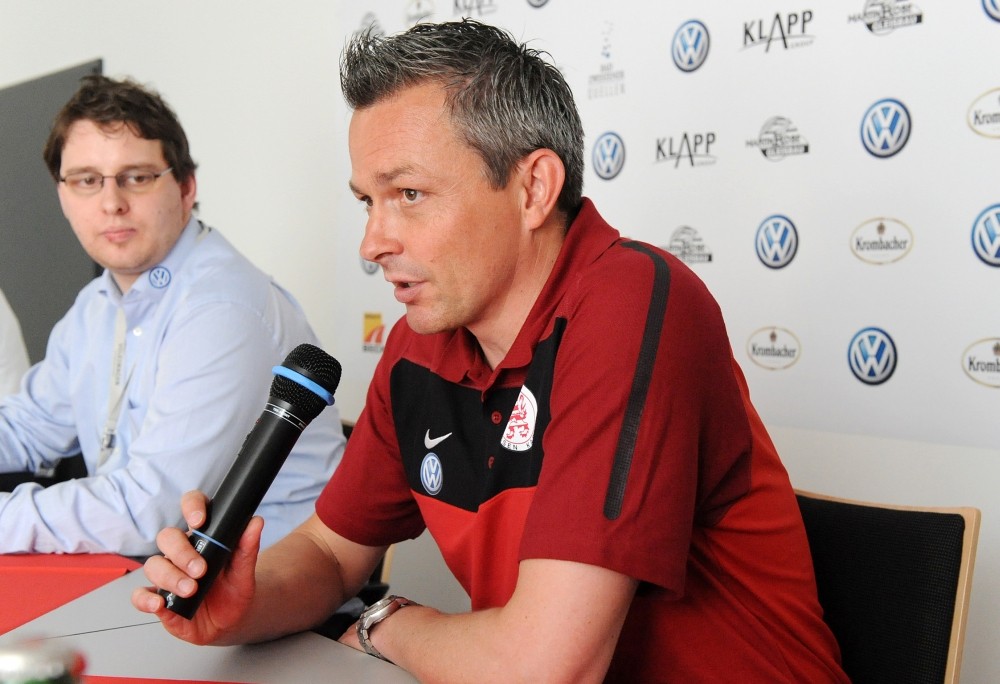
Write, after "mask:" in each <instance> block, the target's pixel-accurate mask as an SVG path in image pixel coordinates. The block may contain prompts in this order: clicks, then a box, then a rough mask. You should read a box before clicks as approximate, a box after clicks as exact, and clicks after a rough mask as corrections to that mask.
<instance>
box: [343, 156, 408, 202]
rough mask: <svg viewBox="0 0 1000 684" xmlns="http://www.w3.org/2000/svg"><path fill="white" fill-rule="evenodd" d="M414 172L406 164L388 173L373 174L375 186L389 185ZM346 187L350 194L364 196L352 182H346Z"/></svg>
mask: <svg viewBox="0 0 1000 684" xmlns="http://www.w3.org/2000/svg"><path fill="white" fill-rule="evenodd" d="M414 171H415V168H414V167H413V166H412V165H410V164H406V165H404V166H397V167H396V168H394V169H391V170H389V171H380V172H379V173H377V174H375V185H390V184H392V183H393V182H394V181H395V180H396V179H397V178H399V177H400V176H405V175H407V174H409V173H413V172H414ZM347 185H348V186H349V187H350V188H351V192H353V193H354V194H356V195H364V194H366V193H365V192H364V191H363V190H361V189H359V188H358V186H356V185H355V184H354V181H353V180H352V181H348V182H347Z"/></svg>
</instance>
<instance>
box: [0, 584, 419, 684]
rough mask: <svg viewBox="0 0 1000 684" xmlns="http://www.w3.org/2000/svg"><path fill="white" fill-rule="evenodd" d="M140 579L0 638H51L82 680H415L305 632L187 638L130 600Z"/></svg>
mask: <svg viewBox="0 0 1000 684" xmlns="http://www.w3.org/2000/svg"><path fill="white" fill-rule="evenodd" d="M0 576H2V575H0ZM147 584H148V581H147V580H146V578H145V576H144V575H143V574H142V572H141V571H140V572H131V573H129V574H127V575H125V576H123V577H119V578H118V579H115V580H113V581H111V582H109V583H107V584H105V585H103V586H101V587H99V588H98V589H95V590H93V591H91V592H89V593H86V594H84V595H83V596H80V597H79V598H77V599H74V600H72V601H70V602H69V603H66V604H65V605H63V606H60V607H58V608H56V609H55V610H52V611H50V612H47V613H45V614H44V615H42V616H40V617H37V618H35V619H34V620H31V621H29V622H27V623H26V624H23V625H21V626H20V627H17V628H16V629H14V630H12V631H10V632H8V633H7V634H4V635H2V636H0V644H11V643H17V642H20V641H23V640H25V639H29V638H46V639H55V640H58V642H59V643H60V644H64V645H66V646H67V647H69V648H72V649H74V650H77V651H79V652H80V653H82V654H83V655H84V657H85V658H86V661H87V670H86V673H87V675H89V676H88V677H87V679H86V681H87V682H88V683H91V682H92V683H93V684H110V683H112V682H122V681H130V682H152V681H157V680H165V679H170V680H181V681H184V682H193V681H197V682H255V683H259V684H270V683H272V682H273V683H275V684H279V683H280V684H288V683H290V682H315V681H328V682H352V683H353V682H358V683H360V684H365V683H366V682H370V683H371V684H397V683H399V684H404V683H412V682H415V681H416V680H415V679H414V678H413V677H412V676H411V675H410V674H408V673H407V672H405V671H404V670H401V669H400V668H398V667H396V666H395V665H392V664H390V663H386V662H384V661H381V660H378V659H377V658H372V657H371V656H369V655H367V654H365V653H362V652H360V651H356V650H354V649H352V648H350V647H348V646H344V645H343V644H340V643H338V642H336V641H333V640H332V639H328V638H326V637H323V636H320V635H319V634H315V633H313V632H302V633H299V634H294V635H291V636H288V637H284V638H282V639H277V640H275V641H271V642H268V643H264V644H253V645H247V646H193V645H191V644H188V643H186V642H183V641H180V640H179V639H175V638H174V637H172V636H170V634H168V633H167V632H166V630H164V629H163V627H161V626H160V623H159V621H157V620H156V619H155V618H154V617H153V616H151V615H149V614H147V613H141V612H139V611H137V610H136V609H135V608H133V607H132V604H131V603H130V601H129V597H130V596H131V594H132V590H133V589H134V588H136V587H140V586H146V585H147Z"/></svg>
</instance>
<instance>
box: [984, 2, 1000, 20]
mask: <svg viewBox="0 0 1000 684" xmlns="http://www.w3.org/2000/svg"><path fill="white" fill-rule="evenodd" d="M983 11H985V12H986V16H988V17H989V18H990V19H992V20H993V21H1000V0H983Z"/></svg>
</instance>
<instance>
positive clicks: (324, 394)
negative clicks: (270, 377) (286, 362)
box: [271, 366, 333, 406]
mask: <svg viewBox="0 0 1000 684" xmlns="http://www.w3.org/2000/svg"><path fill="white" fill-rule="evenodd" d="M271 372H272V373H274V374H275V375H280V376H282V377H284V378H288V379H289V380H291V381H292V382H297V383H298V384H300V385H302V386H303V387H305V388H306V389H307V390H310V391H311V392H312V393H313V394H315V395H316V396H318V397H319V398H320V399H322V400H323V401H325V402H326V405H327V406H333V394H332V393H331V392H328V391H327V390H326V388H325V387H323V386H322V385H320V384H317V383H315V382H313V381H312V380H310V379H309V378H307V377H306V376H304V375H302V373H297V372H295V371H293V370H292V369H291V368H287V367H285V366H275V367H274V368H272V369H271Z"/></svg>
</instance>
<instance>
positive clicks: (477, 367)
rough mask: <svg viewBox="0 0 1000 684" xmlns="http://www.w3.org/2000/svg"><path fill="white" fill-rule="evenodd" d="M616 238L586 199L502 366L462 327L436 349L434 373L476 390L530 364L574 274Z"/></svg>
mask: <svg viewBox="0 0 1000 684" xmlns="http://www.w3.org/2000/svg"><path fill="white" fill-rule="evenodd" d="M620 237H621V235H620V233H619V232H618V231H617V230H615V229H614V228H612V227H611V226H610V225H609V224H608V223H607V222H606V221H605V220H604V219H603V218H602V217H601V215H600V214H599V213H598V211H597V208H596V207H595V206H594V203H593V202H592V201H591V200H589V199H586V198H584V200H583V204H582V205H581V207H580V211H579V212H578V213H577V215H576V218H575V219H574V220H573V222H572V223H571V224H570V226H569V229H568V230H567V232H566V239H565V240H564V241H563V244H562V247H561V248H560V250H559V257H558V258H557V259H556V263H555V265H554V266H553V268H552V273H550V274H549V277H548V280H547V281H546V283H545V285H544V287H543V288H542V291H541V292H540V293H539V295H538V298H537V299H536V300H535V303H534V305H532V307H531V311H530V313H529V314H528V318H527V319H526V320H525V322H524V325H522V326H521V330H520V331H519V332H518V334H517V337H516V339H515V340H514V344H512V345H511V348H510V350H509V351H508V352H507V356H506V357H504V360H503V361H502V362H501V363H500V365H499V366H497V368H496V369H495V370H491V369H490V367H489V365H488V364H487V363H486V360H485V358H484V357H483V354H482V351H481V350H480V349H479V344H478V343H477V342H476V339H475V337H473V335H472V334H471V333H470V332H469V331H468V330H466V329H465V328H461V329H459V330H456V331H453V332H450V333H443V334H444V335H445V336H446V337H445V338H444V339H443V340H442V344H439V345H438V347H437V357H436V358H435V359H434V361H433V363H432V369H433V371H434V372H435V373H436V374H438V375H440V376H441V377H443V378H444V379H446V380H448V381H450V382H455V383H458V382H461V381H462V380H463V379H465V380H468V381H469V382H471V383H472V384H474V385H476V386H482V385H483V384H485V383H488V382H490V377H491V376H493V377H494V378H495V377H497V376H499V374H500V373H501V372H502V371H504V370H506V369H515V368H523V367H526V366H528V365H529V364H530V363H531V359H532V356H533V355H534V352H535V345H536V344H537V343H538V341H539V340H541V339H542V336H543V335H545V334H546V333H547V332H548V330H547V328H548V327H549V326H550V325H551V323H552V319H553V315H554V313H555V310H556V307H558V305H559V303H560V302H561V301H562V299H563V296H564V295H565V294H566V291H567V290H568V289H569V287H570V286H571V285H572V284H573V283H574V282H575V279H576V278H577V276H578V274H579V273H580V272H581V271H582V270H584V269H585V268H586V267H587V266H588V265H589V264H592V263H593V262H594V261H596V260H597V259H598V258H599V257H600V256H601V255H602V254H604V252H606V251H607V250H608V248H609V247H611V246H612V245H613V244H614V243H615V242H616V241H618V240H619V239H620Z"/></svg>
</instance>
